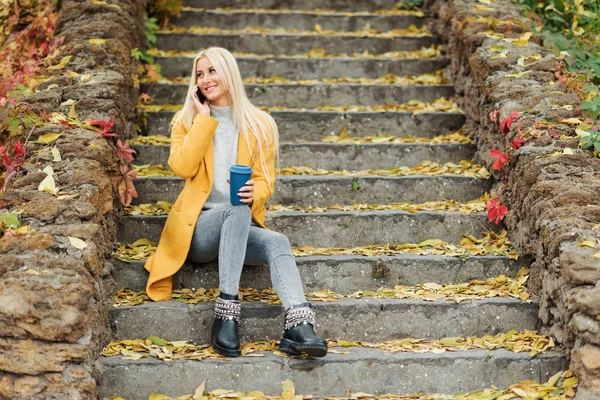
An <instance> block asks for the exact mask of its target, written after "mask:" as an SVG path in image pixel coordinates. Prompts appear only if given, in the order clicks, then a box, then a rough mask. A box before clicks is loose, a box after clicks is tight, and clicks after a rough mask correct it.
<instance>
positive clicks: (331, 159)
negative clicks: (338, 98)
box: [132, 142, 476, 170]
mask: <svg viewBox="0 0 600 400" xmlns="http://www.w3.org/2000/svg"><path fill="white" fill-rule="evenodd" d="M132 148H134V149H135V150H136V152H137V157H136V159H135V163H136V164H163V165H167V164H168V160H169V150H170V146H169V145H158V146H155V145H135V146H132ZM475 149H476V147H475V145H474V144H450V143H448V144H434V145H428V144H403V143H398V144H373V143H368V144H359V145H357V144H337V143H322V142H312V143H281V145H280V159H281V161H280V163H281V165H302V166H308V167H311V168H322V169H328V170H341V169H356V170H364V169H368V168H372V169H377V168H393V167H395V166H397V165H398V162H399V161H400V162H402V165H406V166H414V165H417V164H419V163H420V162H421V161H425V160H435V161H436V162H438V163H440V164H444V163H447V162H453V163H458V162H459V161H460V160H468V159H471V158H473V156H474V154H475Z"/></svg>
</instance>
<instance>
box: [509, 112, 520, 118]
mask: <svg viewBox="0 0 600 400" xmlns="http://www.w3.org/2000/svg"><path fill="white" fill-rule="evenodd" d="M508 116H509V117H511V118H512V119H518V118H519V113H516V112H512V113H510V114H508Z"/></svg>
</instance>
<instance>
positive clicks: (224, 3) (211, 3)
mask: <svg viewBox="0 0 600 400" xmlns="http://www.w3.org/2000/svg"><path fill="white" fill-rule="evenodd" d="M396 3H397V1H396V0H372V1H369V2H358V1H354V2H353V1H347V0H286V1H282V0H182V2H181V4H182V5H183V6H184V7H196V8H218V7H223V8H224V7H231V8H234V9H235V8H263V9H275V10H277V9H281V8H288V9H292V10H317V9H323V10H343V11H364V10H369V11H376V10H391V9H393V8H394V5H395V4H396Z"/></svg>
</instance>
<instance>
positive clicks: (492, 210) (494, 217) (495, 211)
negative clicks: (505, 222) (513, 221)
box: [485, 198, 508, 225]
mask: <svg viewBox="0 0 600 400" xmlns="http://www.w3.org/2000/svg"><path fill="white" fill-rule="evenodd" d="M485 208H486V209H487V210H488V221H490V222H491V221H495V224H496V225H497V224H499V223H500V221H501V220H502V219H503V218H504V216H505V215H506V213H507V212H508V208H506V206H504V205H502V204H501V203H500V202H499V200H498V199H497V198H493V199H491V200H490V201H488V203H487V204H486V205H485Z"/></svg>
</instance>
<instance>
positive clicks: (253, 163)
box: [144, 114, 275, 301]
mask: <svg viewBox="0 0 600 400" xmlns="http://www.w3.org/2000/svg"><path fill="white" fill-rule="evenodd" d="M218 124H219V121H217V120H216V119H214V118H211V117H207V116H205V115H202V114H197V115H196V116H195V117H194V122H193V124H192V127H191V129H190V130H189V131H186V130H185V129H184V128H183V127H182V126H173V130H172V133H171V151H170V155H169V166H170V167H171V169H172V170H173V171H174V172H175V174H177V175H179V176H180V177H182V178H184V179H185V180H186V181H185V186H184V188H183V190H182V191H181V193H180V194H179V197H178V198H177V201H175V203H174V204H173V208H172V209H171V212H170V213H169V216H168V218H167V222H166V223H165V227H164V229H163V231H162V235H161V237H160V242H159V243H158V247H157V249H156V253H154V254H153V255H152V256H150V258H148V260H147V261H146V264H145V266H144V268H146V270H147V271H148V272H149V273H150V275H149V276H148V282H147V284H146V292H147V293H148V296H149V297H150V298H151V299H152V300H154V301H161V300H168V299H170V298H171V291H172V288H173V278H172V277H173V275H174V274H175V273H176V272H177V271H178V270H179V268H181V266H182V265H183V263H184V262H185V260H186V258H187V255H188V252H189V249H190V244H191V241H192V236H193V234H194V228H195V226H196V222H197V221H198V217H199V216H200V211H201V210H202V206H203V205H204V203H205V202H206V199H208V196H209V194H210V191H211V189H212V183H213V171H214V147H213V135H214V133H215V129H216V128H217V125H218ZM248 136H249V138H250V149H252V154H251V153H250V150H249V146H248V143H247V142H246V140H245V139H244V135H242V134H241V133H240V135H239V140H238V152H237V155H238V158H237V162H238V164H243V165H248V166H250V167H251V168H252V170H253V173H252V179H254V180H255V182H256V183H255V184H254V202H253V204H252V219H253V220H254V222H256V223H257V224H258V225H259V226H261V227H263V228H265V225H264V221H265V213H266V210H265V203H266V202H267V200H268V199H269V198H270V197H271V195H272V194H273V190H274V182H275V148H274V146H273V147H270V148H269V147H267V148H264V155H265V161H266V165H267V171H264V170H263V168H262V167H261V163H260V161H259V159H258V146H257V143H256V139H255V138H254V136H253V135H248ZM267 174H268V175H269V177H270V182H271V183H270V184H269V183H267V180H266V178H265V177H266V175H267ZM240 207H243V206H240Z"/></svg>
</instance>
